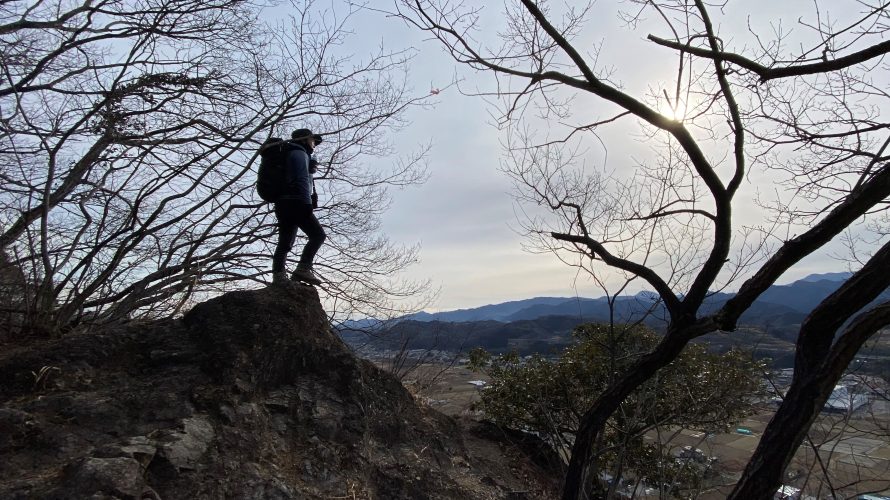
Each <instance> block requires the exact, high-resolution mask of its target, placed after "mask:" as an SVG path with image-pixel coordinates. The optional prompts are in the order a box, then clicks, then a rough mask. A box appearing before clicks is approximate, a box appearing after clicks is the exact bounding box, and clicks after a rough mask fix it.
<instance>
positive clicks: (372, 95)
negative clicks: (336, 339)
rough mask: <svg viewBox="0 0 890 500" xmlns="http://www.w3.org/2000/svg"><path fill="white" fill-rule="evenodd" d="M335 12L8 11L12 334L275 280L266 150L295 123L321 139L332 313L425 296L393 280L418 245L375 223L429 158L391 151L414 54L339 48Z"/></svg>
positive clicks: (137, 7)
mask: <svg viewBox="0 0 890 500" xmlns="http://www.w3.org/2000/svg"><path fill="white" fill-rule="evenodd" d="M326 8H328V9H332V8H334V7H330V6H326ZM336 9H338V10H337V12H336V14H337V15H334V12H329V11H326V10H324V9H322V8H318V7H316V6H314V5H313V3H312V2H311V1H310V2H294V3H291V4H288V3H284V4H282V3H278V2H269V3H264V2H247V1H242V0H209V1H203V0H202V1H197V0H77V1H67V0H53V1H37V2H34V1H9V2H4V3H3V4H2V6H0V45H2V46H0V54H2V56H0V57H2V59H0V69H2V79H0V250H2V252H3V255H4V267H10V268H11V269H13V270H14V271H10V272H8V273H7V272H4V276H17V275H19V274H20V275H21V278H20V279H18V280H17V281H16V287H17V289H18V290H19V292H18V295H19V296H20V297H22V298H23V299H22V300H21V301H18V302H17V301H3V302H2V305H3V306H4V307H6V308H7V309H14V310H12V311H7V313H9V314H12V315H13V316H14V317H15V318H18V319H17V320H16V321H17V324H18V325H27V326H28V328H27V331H31V332H33V331H36V330H42V331H44V332H50V333H51V332H58V331H64V330H65V329H69V328H72V327H77V326H78V325H84V324H86V323H90V322H102V321H114V320H120V319H128V318H129V319H133V318H138V317H155V316H163V315H169V314H172V313H176V312H177V311H179V310H181V309H182V308H183V307H187V306H188V305H189V304H190V303H191V302H193V301H195V300H199V299H201V298H202V297H205V296H207V295H208V294H213V293H218V292H220V291H224V290H227V289H229V288H231V287H235V286H237V287H243V286H245V285H251V284H262V283H264V282H265V278H264V275H265V274H266V271H267V269H268V268H269V266H270V264H269V262H270V257H269V256H270V254H271V246H272V245H274V241H273V240H274V215H272V214H271V206H270V205H266V204H262V203H260V202H259V199H258V197H257V196H256V195H255V194H254V190H253V183H254V182H255V179H256V175H255V173H254V172H255V165H256V164H257V163H258V162H257V148H258V145H259V144H261V143H262V142H263V141H264V140H265V139H266V138H267V137H269V136H270V135H278V136H288V135H289V131H290V130H292V129H294V128H297V127H298V126H310V127H312V128H313V129H314V130H317V131H320V132H322V133H324V134H325V136H326V141H325V147H324V148H320V151H319V153H320V158H319V159H320V161H321V164H322V175H321V178H319V179H318V180H317V185H318V188H319V191H320V195H321V200H322V206H321V208H320V211H319V214H320V219H321V222H322V224H323V225H324V226H325V227H326V228H327V232H328V233H329V235H330V237H329V240H328V244H327V245H326V246H325V249H324V251H323V252H322V253H321V254H320V259H319V267H320V270H321V273H322V275H324V277H325V278H326V279H327V280H328V281H329V285H328V286H326V287H325V291H326V292H327V293H326V300H327V301H328V303H329V309H330V310H331V311H332V312H333V313H334V314H337V315H339V316H341V317H342V316H344V315H348V314H350V313H355V312H358V313H365V314H367V313H373V312H375V311H382V312H381V314H383V313H385V312H386V311H390V312H391V311H394V310H398V309H400V308H401V307H404V305H405V304H404V303H403V302H402V301H404V300H407V299H410V298H411V297H414V296H415V294H416V293H418V292H421V291H423V289H424V284H423V283H406V282H402V281H400V280H399V279H398V277H397V275H398V272H399V271H400V270H402V269H404V268H405V267H406V266H407V265H409V264H411V263H412V262H413V261H414V260H415V252H416V248H412V247H403V246H399V245H395V244H393V243H392V242H390V241H389V240H388V239H387V238H386V237H385V236H384V235H382V234H381V232H380V216H381V214H382V213H383V211H384V210H385V209H386V208H387V206H388V196H387V188H388V187H390V186H403V185H408V184H413V183H417V182H420V181H422V180H423V178H424V175H425V174H424V165H423V154H424V151H423V149H422V148H420V150H419V151H418V153H417V155H416V156H414V157H412V158H403V159H401V160H398V161H392V160H387V161H385V162H383V161H381V160H380V159H381V158H386V157H388V156H389V155H390V153H392V148H391V147H390V144H389V142H388V139H387V137H388V134H389V133H390V132H393V131H394V130H397V129H399V128H400V127H402V126H403V125H404V122H403V118H402V117H403V112H404V111H405V110H406V109H407V108H408V107H410V106H412V105H421V104H422V102H421V101H419V100H418V99H416V98H414V97H412V96H411V95H410V94H409V91H408V89H407V87H406V84H405V78H404V74H405V70H406V64H407V63H408V61H409V60H410V57H411V53H409V52H386V51H382V50H381V51H379V52H376V53H373V52H372V53H369V54H368V55H366V56H364V57H356V56H352V55H349V54H345V53H344V52H345V51H344V50H342V49H341V47H340V46H341V45H342V44H343V42H344V40H346V39H347V37H348V35H349V30H350V28H349V23H350V22H351V21H352V18H353V17H354V10H353V9H352V8H351V7H349V6H348V5H343V6H338V7H336ZM266 19H271V20H269V21H267V20H266ZM7 261H8V262H7ZM6 288H8V286H7V287H6ZM10 324H11V323H10Z"/></svg>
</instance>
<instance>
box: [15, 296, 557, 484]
mask: <svg viewBox="0 0 890 500" xmlns="http://www.w3.org/2000/svg"><path fill="white" fill-rule="evenodd" d="M0 380H4V384H3V385H2V386H0V498H4V499H6V498H11V499H18V498H21V499H25V498H28V499H31V498H136V499H143V498H148V499H155V498H162V499H179V498H182V499H194V498H238V499H242V498H245V499H247V498H256V499H267V498H331V497H340V498H347V497H348V498H353V497H355V498H386V499H390V498H411V499H414V498H443V499H446V498H447V499H451V498H454V499H458V498H460V499H465V498H469V499H473V498H479V499H482V498H486V499H488V498H550V497H552V496H554V495H555V491H556V487H557V482H558V479H557V478H558V477H559V475H558V473H557V472H558V471H557V470H554V469H553V468H551V467H549V466H548V463H552V460H551V461H549V462H548V461H546V460H545V461H541V460H540V457H541V446H540V443H537V444H534V443H532V444H529V440H528V439H527V437H523V438H522V441H523V443H522V444H521V446H517V445H514V444H512V443H511V440H510V439H505V436H507V434H504V433H501V432H496V431H495V432H492V430H491V429H490V428H488V427H486V426H484V425H481V424H477V423H474V422H459V421H456V420H454V419H452V418H450V417H446V416H444V415H442V414H440V413H438V412H435V411H433V410H431V409H429V408H426V407H423V406H419V405H418V404H417V403H416V402H415V401H414V399H413V398H412V396H411V395H410V394H409V393H408V392H407V391H406V390H405V388H404V387H403V386H402V385H401V384H400V383H399V381H398V380H397V379H395V378H394V377H392V376H391V375H389V374H388V373H386V372H384V371H381V370H380V369H378V368H377V367H375V366H374V365H373V364H371V363H369V362H367V361H365V360H361V359H358V358H356V357H355V356H354V355H353V354H352V352H351V351H350V350H349V348H348V347H347V346H346V345H345V344H344V343H343V342H342V341H341V340H340V339H339V338H338V337H337V336H336V335H335V334H334V333H333V332H332V331H331V328H330V326H329V322H328V320H327V316H326V314H325V312H324V310H323V309H322V307H321V304H320V301H319V299H318V295H317V294H316V291H315V289H313V288H311V287H306V286H287V287H270V288H266V289H261V290H251V291H237V292H230V293H227V294H224V295H221V296H219V297H216V298H214V299H211V300H208V301H207V302H204V303H202V304H199V305H197V306H195V307H194V308H193V309H192V310H191V311H190V312H189V313H188V314H186V315H185V317H184V318H182V319H177V320H174V319H169V320H164V321H158V322H152V323H146V324H132V325H128V326H126V327H120V328H117V329H114V330H108V331H104V332H101V333H94V334H90V335H72V336H68V337H65V338H62V339H60V340H55V341H44V342H41V343H39V344H34V345H29V346H19V347H15V348H12V349H7V350H6V351H4V352H3V353H2V354H0ZM531 441H532V442H533V441H534V440H531ZM545 454H546V453H545ZM532 457H534V459H533V458H532Z"/></svg>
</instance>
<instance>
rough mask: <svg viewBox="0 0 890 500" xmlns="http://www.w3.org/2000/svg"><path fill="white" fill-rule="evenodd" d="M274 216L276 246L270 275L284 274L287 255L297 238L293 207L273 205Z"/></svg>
mask: <svg viewBox="0 0 890 500" xmlns="http://www.w3.org/2000/svg"><path fill="white" fill-rule="evenodd" d="M275 216H276V217H277V218H278V245H277V246H276V247H275V253H274V254H272V273H273V274H274V273H277V272H284V271H285V270H284V263H285V261H286V260H287V254H288V252H290V251H291V248H293V247H294V241H295V240H296V238H297V224H296V221H295V220H294V217H293V207H292V206H289V204H288V203H285V202H280V203H276V204H275Z"/></svg>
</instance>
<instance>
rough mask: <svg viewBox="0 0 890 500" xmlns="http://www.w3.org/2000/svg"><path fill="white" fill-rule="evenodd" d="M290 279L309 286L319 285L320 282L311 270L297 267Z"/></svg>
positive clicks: (305, 267)
mask: <svg viewBox="0 0 890 500" xmlns="http://www.w3.org/2000/svg"><path fill="white" fill-rule="evenodd" d="M290 279H292V280H294V281H302V282H303V283H309V284H310V285H320V284H321V280H320V279H318V278H316V277H315V274H313V273H312V268H311V267H307V266H297V269H296V270H295V271H294V272H293V274H291V275H290Z"/></svg>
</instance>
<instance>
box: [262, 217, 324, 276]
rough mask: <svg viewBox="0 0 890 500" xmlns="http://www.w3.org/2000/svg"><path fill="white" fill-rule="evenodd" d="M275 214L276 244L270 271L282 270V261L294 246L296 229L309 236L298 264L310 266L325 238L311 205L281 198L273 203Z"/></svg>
mask: <svg viewBox="0 0 890 500" xmlns="http://www.w3.org/2000/svg"><path fill="white" fill-rule="evenodd" d="M275 216H276V217H278V246H276V247H275V254H274V255H273V256H272V272H279V271H284V261H285V259H287V254H288V252H290V250H291V248H293V246H294V240H295V239H296V238H297V229H302V230H303V232H304V233H306V236H307V237H308V238H309V241H307V242H306V246H305V247H303V253H302V255H300V264H301V265H307V266H311V265H312V260H313V259H314V258H315V254H316V253H318V249H319V248H321V244H322V243H324V240H325V234H324V229H322V227H321V224H319V223H318V219H317V218H315V214H313V213H312V205H309V204H305V203H300V202H299V201H297V200H281V201H279V202H278V203H276V204H275Z"/></svg>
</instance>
